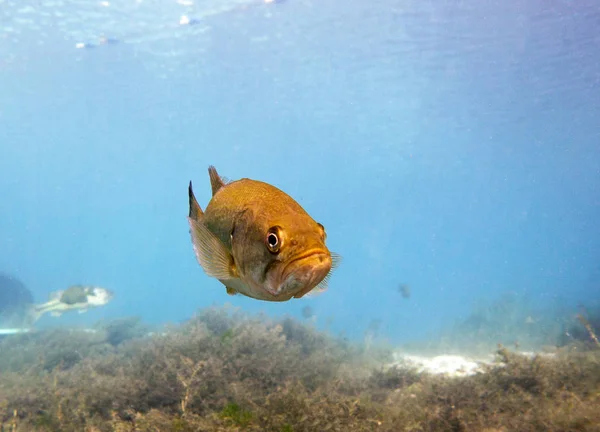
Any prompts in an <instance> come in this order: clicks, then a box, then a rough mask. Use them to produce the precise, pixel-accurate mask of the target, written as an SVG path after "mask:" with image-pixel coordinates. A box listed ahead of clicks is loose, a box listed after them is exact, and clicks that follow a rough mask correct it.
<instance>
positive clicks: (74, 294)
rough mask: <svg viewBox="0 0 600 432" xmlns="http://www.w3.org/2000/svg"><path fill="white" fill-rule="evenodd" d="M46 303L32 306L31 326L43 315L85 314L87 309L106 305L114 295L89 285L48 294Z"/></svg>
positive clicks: (75, 286)
mask: <svg viewBox="0 0 600 432" xmlns="http://www.w3.org/2000/svg"><path fill="white" fill-rule="evenodd" d="M49 297H50V299H49V301H47V302H46V303H42V304H37V305H32V308H31V311H30V321H31V324H33V323H34V322H35V321H37V320H39V319H40V318H41V317H42V315H44V314H45V313H50V315H52V316H54V317H59V316H61V315H62V314H63V313H64V312H68V311H73V310H76V311H77V312H79V313H85V312H87V311H88V309H91V308H95V307H100V306H104V305H106V304H107V303H108V302H109V301H111V300H112V298H113V297H114V293H113V292H112V291H110V290H108V289H106V288H102V287H98V286H91V285H72V286H70V287H69V288H67V289H65V290H61V291H55V292H52V293H50V296H49Z"/></svg>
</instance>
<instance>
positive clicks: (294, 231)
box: [188, 167, 338, 301]
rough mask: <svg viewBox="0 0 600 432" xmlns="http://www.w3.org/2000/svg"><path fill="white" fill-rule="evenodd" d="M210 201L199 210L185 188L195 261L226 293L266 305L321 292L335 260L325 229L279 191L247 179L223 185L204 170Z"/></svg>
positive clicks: (216, 177) (219, 178)
mask: <svg viewBox="0 0 600 432" xmlns="http://www.w3.org/2000/svg"><path fill="white" fill-rule="evenodd" d="M209 175H210V180H211V186H212V191H213V197H212V199H211V200H210V202H209V203H208V206H207V207H206V210H205V211H204V212H203V211H202V209H201V208H200V205H199V204H198V202H197V201H196V198H195V196H194V193H193V190H192V184H191V182H190V186H189V203H190V213H189V218H188V219H189V223H190V228H191V231H190V232H191V235H192V243H193V244H194V250H195V252H196V257H197V258H198V262H199V263H200V265H201V266H202V268H203V269H204V271H205V272H206V273H207V274H208V275H209V276H213V277H215V278H217V279H219V280H220V281H221V282H222V283H223V284H224V285H225V286H226V287H227V292H228V293H229V294H235V293H241V294H244V295H246V296H248V297H252V298H255V299H259V300H266V301H286V300H289V299H290V298H292V297H295V298H300V297H302V296H304V295H305V294H307V293H309V292H311V291H313V290H315V291H324V290H325V289H326V283H327V278H328V276H329V274H330V272H331V270H332V268H333V267H335V264H336V261H337V259H338V256H337V255H336V254H332V253H331V252H330V251H329V249H327V246H326V245H325V237H326V235H325V229H324V228H323V225H321V224H319V223H317V222H316V221H315V220H314V219H313V218H311V217H310V216H309V215H308V213H306V211H305V210H304V209H303V208H302V207H301V206H300V204H298V203H297V202H296V201H294V200H293V199H292V198H291V197H290V196H289V195H287V194H286V193H284V192H283V191H281V190H279V189H277V188H276V187H274V186H271V185H270V184H268V183H263V182H260V181H256V180H250V179H247V178H244V179H241V180H237V181H234V182H231V183H225V182H224V181H223V180H222V179H221V177H219V175H218V174H217V171H216V169H215V168H214V167H210V168H209Z"/></svg>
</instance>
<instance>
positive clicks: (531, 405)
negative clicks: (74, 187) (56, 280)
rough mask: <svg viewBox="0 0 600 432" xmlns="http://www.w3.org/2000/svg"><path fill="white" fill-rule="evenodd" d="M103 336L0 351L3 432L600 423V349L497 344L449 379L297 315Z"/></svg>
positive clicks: (19, 340) (230, 316)
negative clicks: (490, 360)
mask: <svg viewBox="0 0 600 432" xmlns="http://www.w3.org/2000/svg"><path fill="white" fill-rule="evenodd" d="M127 323H129V324H127ZM127 325H133V327H134V328H135V327H137V326H139V325H140V324H139V322H138V321H136V320H135V319H131V320H120V321H119V322H117V324H115V326H114V328H117V329H118V328H122V327H123V326H125V327H127ZM100 327H108V328H111V326H110V325H109V324H106V323H104V324H103V325H102V326H99V328H100ZM120 332H121V331H120V330H119V331H118V332H117V333H120ZM124 333H125V334H127V331H125V332H124ZM107 334H109V333H107V332H102V331H95V332H85V331H76V330H71V331H67V330H60V331H57V330H55V331H51V332H50V331H49V332H39V333H34V334H29V335H19V336H13V337H10V338H6V339H5V340H3V341H2V342H0V430H10V431H31V430H36V431H47V432H52V431H65V432H69V431H100V432H102V431H141V432H144V431H183V432H186V431H199V430H200V431H202V430H206V431H272V432H292V431H293V432H309V431H344V432H353V431H374V430H377V431H386V432H387V431H398V430H411V431H446V430H451V431H467V430H469V431H471V430H476V431H483V430H488V431H491V430H520V431H534V430H544V431H594V430H596V431H597V430H598V425H600V410H598V409H597V407H598V406H599V404H600V350H593V349H590V350H587V351H580V350H578V349H574V348H572V347H570V346H569V347H565V348H563V349H560V350H558V352H557V353H556V354H555V355H552V356H549V355H538V356H534V357H526V356H523V355H520V354H517V353H515V352H512V351H510V350H509V349H507V348H504V347H499V348H498V349H497V361H496V362H495V363H494V364H492V365H488V366H485V367H484V372H482V373H477V374H475V375H472V376H467V377H461V378H450V377H445V376H437V375H429V374H427V373H419V372H417V371H416V370H415V369H413V368H411V367H410V366H406V365H403V364H398V365H390V364H389V362H390V361H391V358H389V357H387V358H386V355H385V354H381V355H380V357H379V358H374V357H373V356H371V355H370V356H366V355H365V350H364V349H363V348H362V347H360V346H355V345H352V344H350V343H348V342H344V341H342V340H339V339H337V338H334V337H332V336H329V335H327V334H325V333H321V332H318V331H316V330H315V329H314V328H312V327H310V326H306V325H304V324H302V323H300V322H298V321H295V320H293V319H291V318H284V319H278V320H273V319H269V318H267V317H266V316H264V315H253V316H250V315H246V314H243V313H240V312H237V311H231V310H229V309H226V308H210V309H206V310H203V311H201V312H200V313H199V314H198V315H197V316H196V317H194V318H193V319H191V320H190V321H189V322H187V323H185V324H182V325H180V326H173V327H170V328H166V329H164V330H163V331H162V332H157V333H154V334H151V335H148V334H137V335H136V334H135V332H134V333H129V335H128V336H127V337H125V338H116V339H115V338H114V336H113V337H111V336H107ZM115 341H118V343H115Z"/></svg>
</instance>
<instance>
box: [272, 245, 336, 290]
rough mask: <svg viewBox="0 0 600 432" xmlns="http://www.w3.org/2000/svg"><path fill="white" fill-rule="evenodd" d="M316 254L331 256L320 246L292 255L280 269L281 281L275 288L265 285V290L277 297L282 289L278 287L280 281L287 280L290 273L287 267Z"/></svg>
mask: <svg viewBox="0 0 600 432" xmlns="http://www.w3.org/2000/svg"><path fill="white" fill-rule="evenodd" d="M318 255H321V256H323V257H329V258H331V254H330V253H328V251H327V250H326V249H321V248H314V249H309V250H308V251H306V252H303V253H301V254H299V255H297V256H295V257H294V258H293V259H292V260H290V261H289V262H288V263H287V264H286V265H285V267H284V268H283V270H282V271H281V273H280V275H281V281H282V282H280V284H279V285H278V286H277V288H276V289H271V288H270V287H268V286H267V287H265V289H266V291H267V292H268V293H269V294H271V295H272V296H274V297H277V296H279V295H281V293H282V291H281V288H280V287H281V285H282V283H283V282H284V281H286V280H287V278H288V277H289V275H290V272H289V268H290V266H291V265H292V264H294V263H296V262H298V261H302V260H304V259H306V258H310V257H313V256H318Z"/></svg>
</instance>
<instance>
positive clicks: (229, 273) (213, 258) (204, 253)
mask: <svg viewBox="0 0 600 432" xmlns="http://www.w3.org/2000/svg"><path fill="white" fill-rule="evenodd" d="M197 217H198V219H196V220H194V219H192V218H191V217H189V218H188V222H189V224H190V234H191V235H192V244H193V245H194V252H195V253H196V258H197V259H198V262H199V263H200V265H201V266H202V268H203V269H204V271H205V272H206V274H207V275H209V276H212V277H214V278H217V279H233V278H235V273H236V272H235V264H234V262H233V257H232V256H231V254H230V253H229V251H228V250H227V248H226V247H225V245H224V244H223V243H222V242H221V240H219V239H218V238H217V236H215V235H214V234H213V233H212V232H211V231H210V230H209V229H208V228H207V227H206V225H204V221H203V219H204V217H203V215H197Z"/></svg>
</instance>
